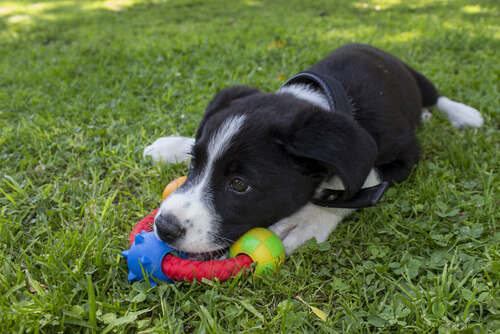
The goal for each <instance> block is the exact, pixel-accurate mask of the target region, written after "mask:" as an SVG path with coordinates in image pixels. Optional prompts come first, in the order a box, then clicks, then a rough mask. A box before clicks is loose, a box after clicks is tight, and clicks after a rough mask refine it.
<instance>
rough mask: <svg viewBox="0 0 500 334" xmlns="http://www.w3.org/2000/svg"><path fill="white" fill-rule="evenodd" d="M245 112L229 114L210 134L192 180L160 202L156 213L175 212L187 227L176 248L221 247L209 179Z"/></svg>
mask: <svg viewBox="0 0 500 334" xmlns="http://www.w3.org/2000/svg"><path fill="white" fill-rule="evenodd" d="M244 121H245V116H243V115H241V116H233V117H231V118H228V119H227V120H226V121H224V123H222V125H221V126H220V128H218V129H217V131H215V133H214V134H213V135H212V136H211V137H210V139H209V142H208V146H207V152H206V154H207V161H206V164H205V166H204V168H203V170H202V172H201V174H200V176H199V177H198V178H197V180H194V183H191V184H190V187H189V188H187V189H186V188H184V189H183V190H182V191H181V192H174V193H173V194H171V195H170V196H169V197H167V198H166V199H165V201H164V202H163V203H162V205H161V207H160V210H159V213H158V214H172V215H174V216H175V217H176V218H177V220H178V221H179V223H180V224H181V227H182V228H184V229H185V230H186V233H185V235H184V238H183V239H182V240H180V241H179V243H178V244H175V246H176V247H177V248H179V250H181V251H184V252H189V253H202V252H210V251H213V250H217V249H218V248H220V246H219V245H217V244H214V242H213V236H214V235H216V234H217V230H218V227H219V226H218V225H219V223H220V216H219V215H218V214H217V212H216V211H215V205H214V203H213V193H212V189H211V188H210V180H211V179H212V174H213V171H214V166H215V163H216V162H217V160H218V159H219V158H220V157H221V156H222V155H223V154H224V153H225V152H226V151H227V150H228V148H229V147H230V145H231V142H232V140H233V139H234V137H235V136H236V135H237V134H238V133H239V131H240V130H241V127H242V125H243V123H244Z"/></svg>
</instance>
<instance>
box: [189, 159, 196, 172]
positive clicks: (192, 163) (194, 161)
mask: <svg viewBox="0 0 500 334" xmlns="http://www.w3.org/2000/svg"><path fill="white" fill-rule="evenodd" d="M195 166H196V160H195V159H194V157H191V162H190V163H189V169H194V167H195Z"/></svg>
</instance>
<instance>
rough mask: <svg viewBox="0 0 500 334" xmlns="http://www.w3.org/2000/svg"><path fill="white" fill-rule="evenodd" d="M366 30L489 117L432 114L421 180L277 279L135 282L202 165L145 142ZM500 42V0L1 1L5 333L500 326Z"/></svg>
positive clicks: (0, 322)
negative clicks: (238, 88)
mask: <svg viewBox="0 0 500 334" xmlns="http://www.w3.org/2000/svg"><path fill="white" fill-rule="evenodd" d="M350 42H363V43H369V44H373V45H375V46H377V47H380V48H383V49H385V50H387V51H390V52H392V53H394V54H396V55H397V56H399V57H400V58H402V59H404V60H405V61H406V62H408V63H409V64H411V65H412V66H413V67H415V68H417V69H418V70H419V71H421V72H422V73H424V74H425V75H426V76H428V77H429V78H430V79H431V80H432V81H433V82H434V83H435V84H436V86H437V87H438V88H439V90H440V91H441V92H442V93H443V94H444V95H446V96H448V97H450V98H452V99H454V100H458V101H461V102H464V103H466V104H469V105H472V106H474V107H476V108H477V109H479V110H480V111H481V112H482V113H483V115H484V117H485V125H484V126H483V127H482V128H479V129H474V130H466V131H460V130H457V129H455V128H453V127H452V126H451V125H450V124H449V123H448V122H447V121H446V120H445V119H444V117H443V116H441V115H439V114H437V113H435V114H434V116H433V119H432V120H431V121H430V122H427V123H425V124H423V125H422V126H421V127H420V128H419V131H418V136H419V138H420V142H421V146H422V160H421V163H420V164H419V165H418V167H417V168H416V169H415V171H414V173H413V174H412V175H411V177H410V178H409V179H408V180H407V181H406V182H404V183H403V184H400V185H398V186H396V187H394V188H392V189H390V190H389V192H388V193H387V195H386V196H385V198H384V200H383V201H382V202H381V204H380V205H379V206H377V207H375V208H370V209H364V210H359V211H357V212H356V213H355V214H354V215H352V216H351V217H349V219H347V220H345V221H344V222H342V223H341V224H340V226H339V227H338V228H337V230H336V231H334V232H333V233H332V234H331V236H330V238H329V240H328V241H327V242H325V243H321V244H317V243H316V242H315V240H310V241H309V242H308V243H307V245H305V246H304V247H303V248H302V249H300V250H299V251H297V252H295V253H293V254H292V255H291V256H289V257H288V258H287V262H286V263H285V265H284V266H283V267H282V268H281V269H280V270H279V271H278V272H277V273H276V274H274V275H271V276H264V277H256V276H250V277H245V276H243V277H238V278H236V279H233V280H229V281H227V282H218V281H216V280H215V281H205V282H203V283H193V284H190V283H183V282H178V283H175V284H161V285H160V286H158V287H156V288H153V289H148V288H147V286H146V285H145V284H140V283H133V284H132V283H130V282H128V281H127V279H126V277H127V266H126V263H125V261H124V259H123V258H122V257H121V256H120V253H121V251H122V250H124V249H125V248H126V247H127V244H128V233H129V231H130V230H131V229H132V227H133V226H134V224H135V223H137V221H139V220H140V219H141V218H142V217H144V216H145V215H146V214H147V213H149V212H150V211H152V210H153V209H155V208H157V207H158V206H159V204H160V202H161V192H162V190H163V188H164V186H165V185H166V184H167V183H168V182H169V180H171V179H173V178H174V177H177V176H180V175H183V174H185V173H186V168H185V166H183V165H168V166H162V167H160V168H156V167H153V166H152V164H151V161H148V160H145V159H143V158H142V150H143V148H144V147H145V146H146V145H149V144H150V143H152V141H153V140H154V139H155V138H157V137H159V136H168V135H172V134H181V135H185V136H192V135H194V133H195V131H196V127H197V124H198V122H199V121H200V119H201V116H202V114H203V111H204V108H205V106H206V105H207V103H208V102H209V101H210V99H211V97H212V96H213V95H214V94H215V93H216V92H217V91H218V90H220V89H222V88H224V87H227V86H230V85H237V84H246V85H251V86H257V87H259V88H260V89H261V90H263V91H267V92H272V91H275V90H276V89H278V88H279V87H280V85H281V84H282V83H283V82H284V80H286V78H288V77H290V76H291V75H293V74H295V73H296V72H298V71H300V70H303V69H305V68H306V67H308V66H309V65H311V64H313V63H314V62H315V61H317V60H318V59H320V58H321V57H323V56H325V55H326V54H327V53H328V52H329V51H330V50H332V49H334V48H335V47H338V46H340V45H342V44H345V43H350ZM499 50H500V5H499V4H498V2H497V1H493V0H490V1H488V0H483V1H479V0H475V1H465V0H456V1H429V0H419V1H411V2H406V1H402V0H380V1H378V0H362V1H360V2H354V1H348V0H343V1H342V0H325V1H303V0H288V1H286V2H285V1H271V0H245V1H243V0H242V1H240V0H235V1H230V2H229V1H223V0H207V1H200V0H168V1H156V0H143V1H139V0H121V1H2V2H1V3H0V168H1V173H0V332H2V333H53V332H67V333H75V332H82V333H101V332H102V333H137V332H141V333H182V332H187V333H235V332H256V333H277V332H283V333H294V332H297V333H306V332H309V333H312V332H325V333H346V332H349V333H462V332H464V333H499V328H500V282H499V279H500V249H499V241H500V226H499V220H500V211H499V209H498V207H499V204H500V194H499V192H500V177H499V170H500V154H499V152H500V131H499V128H498V124H499V120H500V102H499V96H500V92H499V75H500V59H499V56H498V52H499ZM313 308H317V309H319V310H321V311H323V312H325V313H326V318H325V319H324V320H323V319H321V318H320V317H318V316H317V315H316V313H315V312H314V310H315V309H313Z"/></svg>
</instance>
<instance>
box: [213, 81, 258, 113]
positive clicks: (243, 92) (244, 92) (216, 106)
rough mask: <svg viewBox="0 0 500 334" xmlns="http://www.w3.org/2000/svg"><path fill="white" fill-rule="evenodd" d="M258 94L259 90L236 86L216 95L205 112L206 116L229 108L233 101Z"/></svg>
mask: <svg viewBox="0 0 500 334" xmlns="http://www.w3.org/2000/svg"><path fill="white" fill-rule="evenodd" d="M257 93H260V91H259V90H258V89H257V88H252V87H248V86H235V87H230V88H226V89H224V90H221V91H220V92H218V93H217V94H215V96H214V98H213V99H212V101H210V103H209V104H208V106H207V109H206V110H205V116H207V114H211V113H213V112H215V111H217V110H220V109H223V108H225V107H227V106H228V105H229V104H230V103H231V101H234V100H236V99H240V98H242V97H245V96H249V95H253V94H257Z"/></svg>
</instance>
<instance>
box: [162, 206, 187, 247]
mask: <svg viewBox="0 0 500 334" xmlns="http://www.w3.org/2000/svg"><path fill="white" fill-rule="evenodd" d="M155 225H156V232H157V233H156V234H157V236H158V237H160V239H161V241H164V242H166V243H170V244H172V243H174V241H175V240H177V239H179V238H181V237H182V236H183V235H184V233H185V232H186V230H185V229H183V228H182V227H181V224H180V223H179V220H178V219H177V217H175V216H174V215H172V214H169V213H168V214H161V215H158V216H156V218H155Z"/></svg>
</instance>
